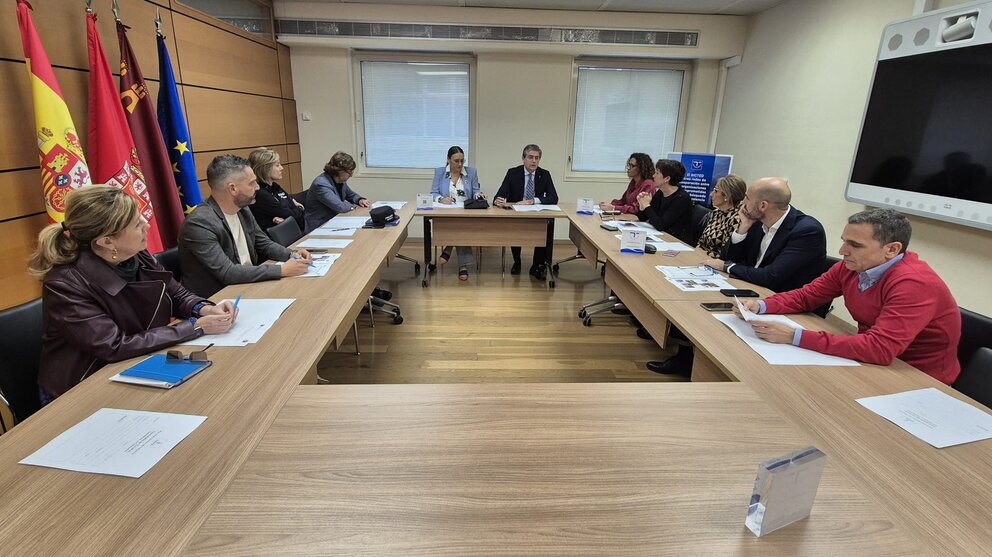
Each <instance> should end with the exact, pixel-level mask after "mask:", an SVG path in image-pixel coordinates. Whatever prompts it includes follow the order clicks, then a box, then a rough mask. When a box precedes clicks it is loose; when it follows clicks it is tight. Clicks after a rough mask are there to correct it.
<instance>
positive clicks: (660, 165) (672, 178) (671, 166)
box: [654, 159, 685, 186]
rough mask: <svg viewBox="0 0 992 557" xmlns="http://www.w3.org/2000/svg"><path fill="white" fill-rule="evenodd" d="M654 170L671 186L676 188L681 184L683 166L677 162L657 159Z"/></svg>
mask: <svg viewBox="0 0 992 557" xmlns="http://www.w3.org/2000/svg"><path fill="white" fill-rule="evenodd" d="M654 166H655V168H657V169H658V172H661V175H662V176H664V177H665V178H668V181H669V182H670V183H671V184H672V185H673V186H677V185H679V184H681V183H682V178H685V166H682V163H681V162H679V161H673V160H672V159H658V162H657V163H655V165H654Z"/></svg>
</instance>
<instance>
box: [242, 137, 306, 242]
mask: <svg viewBox="0 0 992 557" xmlns="http://www.w3.org/2000/svg"><path fill="white" fill-rule="evenodd" d="M248 162H249V163H251V169H252V170H253V171H255V178H256V179H257V180H258V191H257V192H255V202H254V203H252V204H251V205H249V206H248V208H249V209H250V210H251V214H252V215H254V216H255V221H257V222H258V226H259V228H261V229H262V230H263V231H264V230H268V229H269V227H272V226H275V225H277V224H279V223H281V222H282V221H284V220H286V219H288V218H294V219H296V224H298V225H300V230H303V227H304V226H306V222H305V221H304V216H303V205H302V204H301V203H300V202H298V201H296V200H295V199H293V197H292V196H290V195H289V194H288V193H286V190H284V189H282V186H280V185H279V184H278V183H277V182H276V180H282V163H281V162H280V161H279V153H276V152H275V151H273V150H272V149H269V148H268V147H259V148H258V149H255V150H254V151H252V152H251V154H250V155H248Z"/></svg>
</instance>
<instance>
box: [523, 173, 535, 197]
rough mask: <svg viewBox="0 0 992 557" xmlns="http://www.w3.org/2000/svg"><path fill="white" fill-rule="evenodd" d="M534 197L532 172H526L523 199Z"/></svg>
mask: <svg viewBox="0 0 992 557" xmlns="http://www.w3.org/2000/svg"><path fill="white" fill-rule="evenodd" d="M528 199H534V173H533V172H528V173H527V185H526V186H524V200H525V201H526V200H528Z"/></svg>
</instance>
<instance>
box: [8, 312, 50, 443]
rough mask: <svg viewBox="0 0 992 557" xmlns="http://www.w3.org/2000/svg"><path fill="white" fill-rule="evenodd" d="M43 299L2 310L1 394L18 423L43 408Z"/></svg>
mask: <svg viewBox="0 0 992 557" xmlns="http://www.w3.org/2000/svg"><path fill="white" fill-rule="evenodd" d="M41 315H42V313H41V298H38V299H37V300H32V301H30V302H28V303H26V304H21V305H19V306H16V307H12V308H9V309H5V310H3V311H0V355H2V357H0V393H2V394H3V398H4V399H6V401H7V404H8V405H9V407H10V411H11V412H12V413H13V415H14V421H15V423H17V422H21V421H23V420H25V419H27V417H28V416H30V415H31V414H34V413H35V412H36V411H38V409H39V408H41V400H40V399H39V398H38V367H39V366H40V365H41Z"/></svg>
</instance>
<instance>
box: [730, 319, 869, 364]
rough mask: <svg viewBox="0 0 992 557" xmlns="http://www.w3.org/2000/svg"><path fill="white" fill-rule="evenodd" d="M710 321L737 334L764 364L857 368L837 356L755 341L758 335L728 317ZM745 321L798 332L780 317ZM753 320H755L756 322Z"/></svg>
mask: <svg viewBox="0 0 992 557" xmlns="http://www.w3.org/2000/svg"><path fill="white" fill-rule="evenodd" d="M713 317H714V318H715V319H717V320H718V321H720V322H721V323H723V324H724V325H726V326H727V327H729V328H730V330H731V331H733V332H734V333H736V334H737V336H738V337H740V339H741V340H743V341H744V342H745V343H746V344H747V345H748V346H750V347H751V349H752V350H754V351H755V352H757V353H758V355H759V356H761V357H762V358H764V359H765V361H766V362H768V363H769V364H772V365H793V366H860V365H861V364H859V363H858V362H855V361H854V360H849V359H847V358H841V357H839V356H830V355H827V354H821V353H819V352H814V351H813V350H806V349H805V348H799V347H798V346H793V345H791V344H776V343H774V342H768V341H765V340H761V339H760V338H758V335H756V334H755V333H754V329H752V328H751V325H750V324H749V323H748V322H747V321H745V320H743V319H741V318H740V317H737V316H736V315H734V314H732V313H723V314H714V315H713ZM749 318H750V319H751V320H752V321H758V322H774V323H782V324H783V325H788V326H790V327H792V328H793V329H802V327H801V326H799V324H798V323H796V322H795V321H793V320H791V319H789V318H788V317H786V316H784V315H755V314H753V313H752V314H751V315H750V316H749ZM756 318H757V319H756Z"/></svg>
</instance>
